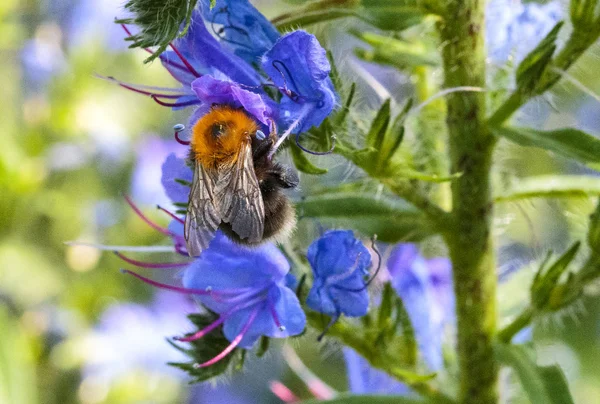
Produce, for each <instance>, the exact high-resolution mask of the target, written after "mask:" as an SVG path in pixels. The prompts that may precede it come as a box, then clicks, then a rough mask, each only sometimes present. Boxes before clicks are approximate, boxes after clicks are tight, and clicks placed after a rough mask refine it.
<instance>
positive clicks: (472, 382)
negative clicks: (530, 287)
mask: <svg viewBox="0 0 600 404" xmlns="http://www.w3.org/2000/svg"><path fill="white" fill-rule="evenodd" d="M484 8H485V1H483V0H451V1H448V2H446V13H445V15H444V19H443V20H442V21H440V23H439V26H438V28H439V32H440V36H441V42H442V43H443V44H444V47H443V50H442V58H443V62H444V63H443V65H444V74H445V83H444V84H445V87H446V88H453V87H458V86H475V87H484V88H485V52H484V40H483V35H484V32H485V29H484ZM447 108H448V112H447V118H446V123H447V126H448V134H449V140H450V141H449V146H450V160H451V172H453V173H456V172H461V173H462V176H461V177H459V178H458V179H456V180H455V181H453V182H452V206H453V211H452V219H453V222H452V225H453V227H452V230H453V231H452V232H448V233H446V234H445V239H446V243H447V245H448V248H449V250H450V258H451V260H452V267H453V275H454V288H455V294H456V314H457V322H458V356H459V370H460V391H459V399H460V400H459V401H460V402H461V403H465V404H471V403H472V404H475V403H476V404H496V403H497V402H498V391H497V378H498V366H497V364H496V362H495V359H494V353H493V345H492V342H493V339H494V337H495V332H496V270H495V262H494V261H495V259H494V248H493V242H492V238H491V218H492V208H493V205H492V198H491V191H490V169H491V163H492V151H493V148H494V143H495V142H494V140H493V137H492V135H491V134H490V132H489V130H488V128H487V125H486V122H485V116H486V111H485V95H484V94H483V93H452V94H449V95H448V97H447Z"/></svg>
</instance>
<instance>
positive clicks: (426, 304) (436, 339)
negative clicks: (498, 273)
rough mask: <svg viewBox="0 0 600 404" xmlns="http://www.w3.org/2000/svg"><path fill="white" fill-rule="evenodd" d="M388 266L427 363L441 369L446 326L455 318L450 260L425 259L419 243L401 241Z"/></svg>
mask: <svg viewBox="0 0 600 404" xmlns="http://www.w3.org/2000/svg"><path fill="white" fill-rule="evenodd" d="M387 266H388V270H389V272H390V275H391V276H392V285H393V286H394V289H395V290H396V292H397V293H398V295H399V296H400V297H401V298H402V301H403V303H404V306H405V307H406V311H407V312H408V315H409V316H410V319H411V322H412V324H413V327H414V329H415V334H416V338H417V342H418V343H419V348H420V352H421V353H422V354H423V358H424V359H425V362H426V363H427V364H428V365H429V366H430V367H431V368H432V369H433V370H438V369H441V368H442V366H443V357H442V340H443V335H444V329H445V328H446V326H447V325H448V324H449V323H452V322H453V321H454V294H453V292H452V272H451V264H450V261H449V260H448V259H447V258H432V259H425V258H423V257H422V256H421V255H420V254H419V251H418V249H417V246H416V245H414V244H398V245H397V246H396V247H395V248H394V250H393V251H392V253H391V255H390V257H389V259H388V262H387Z"/></svg>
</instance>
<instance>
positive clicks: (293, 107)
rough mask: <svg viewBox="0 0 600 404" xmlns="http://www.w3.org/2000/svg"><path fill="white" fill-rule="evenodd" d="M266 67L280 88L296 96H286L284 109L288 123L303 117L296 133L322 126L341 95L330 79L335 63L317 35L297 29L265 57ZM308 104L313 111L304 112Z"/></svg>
mask: <svg viewBox="0 0 600 404" xmlns="http://www.w3.org/2000/svg"><path fill="white" fill-rule="evenodd" d="M262 67H263V69H264V71H265V72H266V73H267V74H268V75H269V77H271V79H272V80H273V82H274V83H275V84H276V85H277V86H278V87H280V88H283V89H286V90H290V91H292V92H293V93H295V95H296V96H294V97H292V98H290V97H289V96H284V97H283V98H282V100H281V112H280V121H281V124H282V125H285V126H289V125H290V124H291V123H292V122H294V121H296V120H297V119H299V118H301V119H302V122H301V124H300V125H299V126H298V128H296V129H295V130H294V131H293V133H299V132H305V131H307V130H308V129H310V128H311V127H312V126H318V125H320V124H321V122H323V120H324V119H325V118H326V117H327V116H328V115H329V114H330V113H331V111H332V110H333V108H334V106H335V104H336V102H337V95H336V93H335V90H334V88H333V84H332V82H331V79H330V78H329V73H330V71H331V66H330V65H329V61H328V60H327V55H326V52H325V49H323V47H321V45H320V44H319V41H317V39H316V38H315V37H314V35H311V34H309V33H307V32H305V31H294V32H292V33H290V34H287V35H285V36H283V37H281V38H280V39H279V40H278V41H277V43H275V45H274V46H273V48H272V49H271V50H269V51H268V52H267V53H266V54H265V56H264V57H263V61H262ZM306 104H309V105H310V106H311V109H310V113H303V112H304V111H306V109H304V108H303V107H304V105H306Z"/></svg>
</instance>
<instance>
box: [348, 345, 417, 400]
mask: <svg viewBox="0 0 600 404" xmlns="http://www.w3.org/2000/svg"><path fill="white" fill-rule="evenodd" d="M344 359H345V361H346V373H347V375H348V386H349V387H350V391H351V392H352V393H354V394H398V395H405V394H408V393H409V392H410V389H409V388H408V387H407V386H406V385H404V384H402V383H400V382H398V381H397V380H395V379H394V378H392V377H390V376H389V375H388V374H387V373H385V372H382V371H380V370H377V369H375V368H373V367H372V366H371V365H370V364H369V362H368V361H367V360H366V359H365V358H363V357H362V356H360V355H359V354H357V353H356V352H355V351H354V350H353V349H351V348H344Z"/></svg>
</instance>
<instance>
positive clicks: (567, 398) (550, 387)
mask: <svg viewBox="0 0 600 404" xmlns="http://www.w3.org/2000/svg"><path fill="white" fill-rule="evenodd" d="M539 370H540V373H541V374H542V379H543V381H544V384H545V385H546V390H547V391H548V393H549V395H550V397H551V398H552V399H553V401H552V404H575V402H574V401H573V397H572V396H571V392H570V391H569V385H568V383H567V379H566V378H565V374H564V373H563V371H562V369H561V368H560V367H558V365H553V366H540V367H539Z"/></svg>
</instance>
